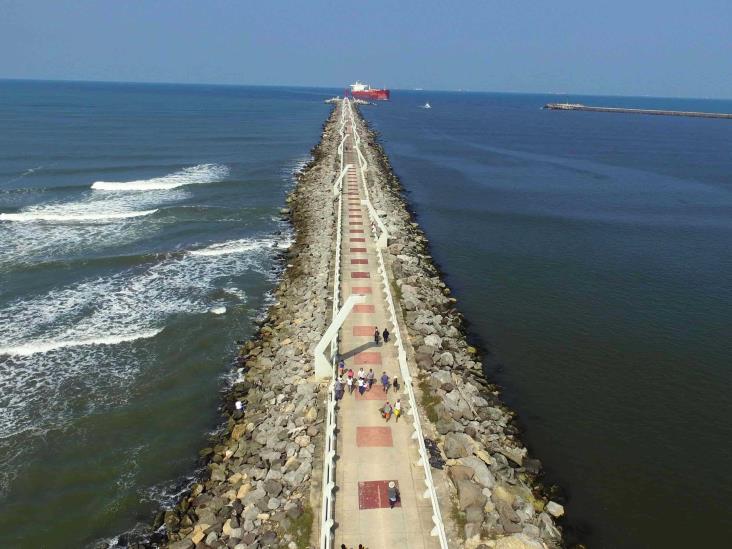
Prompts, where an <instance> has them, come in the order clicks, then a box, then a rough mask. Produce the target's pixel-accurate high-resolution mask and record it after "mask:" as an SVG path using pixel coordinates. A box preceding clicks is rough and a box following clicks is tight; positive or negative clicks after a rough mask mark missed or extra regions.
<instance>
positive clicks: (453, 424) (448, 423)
mask: <svg viewBox="0 0 732 549" xmlns="http://www.w3.org/2000/svg"><path fill="white" fill-rule="evenodd" d="M435 429H437V432H438V433H440V434H441V435H446V434H447V433H451V432H453V431H462V426H461V425H460V424H459V423H458V422H457V421H455V420H454V419H452V418H451V417H449V416H446V415H443V416H441V417H440V419H438V420H437V423H435Z"/></svg>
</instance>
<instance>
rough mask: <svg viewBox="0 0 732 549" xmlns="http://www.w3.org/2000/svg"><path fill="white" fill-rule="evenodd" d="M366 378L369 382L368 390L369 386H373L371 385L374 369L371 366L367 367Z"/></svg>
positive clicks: (372, 383)
mask: <svg viewBox="0 0 732 549" xmlns="http://www.w3.org/2000/svg"><path fill="white" fill-rule="evenodd" d="M366 379H367V380H368V384H369V389H368V390H369V391H370V390H371V387H373V385H374V369H373V368H369V373H368V374H366Z"/></svg>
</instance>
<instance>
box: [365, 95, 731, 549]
mask: <svg viewBox="0 0 732 549" xmlns="http://www.w3.org/2000/svg"><path fill="white" fill-rule="evenodd" d="M565 101H570V102H575V103H584V104H587V105H597V106H617V107H639V108H650V109H673V110H687V111H711V112H727V113H732V101H714V100H701V99H700V100H697V99H683V100H682V99H664V98H647V97H583V96H571V97H568V96H566V95H565V96H556V95H520V94H487V93H485V94H484V93H466V92H463V93H459V92H427V91H419V92H418V91H414V92H395V93H393V94H392V101H391V102H390V103H388V104H385V103H379V104H378V105H377V106H375V107H365V108H364V109H363V112H364V113H365V116H366V118H367V120H368V121H369V122H370V123H371V124H372V126H373V127H374V129H375V130H377V131H378V132H379V134H380V138H381V141H382V144H383V145H384V148H385V150H386V152H387V154H388V155H389V158H390V160H391V162H392V164H393V167H394V170H395V172H396V173H397V175H398V176H399V177H400V179H401V182H402V184H403V185H404V187H405V189H406V192H407V198H408V201H409V203H410V204H411V207H412V208H413V210H414V211H415V213H416V217H417V222H418V223H420V225H421V226H422V228H423V229H424V230H425V231H426V234H427V236H428V237H429V239H430V242H431V250H432V254H433V256H434V258H435V260H436V261H437V263H438V264H439V265H440V267H441V269H442V270H443V271H444V273H445V276H446V279H447V282H448V284H449V286H450V287H451V288H452V290H453V292H454V295H455V297H457V299H458V307H459V309H460V310H461V311H462V312H463V313H464V314H465V316H466V317H467V319H468V321H469V323H470V324H469V329H470V331H471V334H472V337H473V338H474V339H475V341H477V342H479V343H480V344H481V345H482V347H483V348H484V349H486V351H487V352H488V353H489V355H488V357H487V360H486V373H487V375H488V376H489V378H490V379H492V380H494V381H496V382H497V383H498V384H499V385H500V386H501V387H502V391H503V397H504V399H505V401H506V402H507V403H508V405H509V406H511V407H512V408H513V409H514V410H516V411H517V412H518V418H519V421H520V424H521V425H522V428H523V435H522V436H523V438H524V440H525V441H526V443H527V444H528V446H529V449H530V451H531V453H532V454H533V455H534V456H535V457H537V458H539V459H540V460H541V461H542V462H543V465H544V468H545V471H546V475H545V478H544V482H545V483H546V484H547V485H548V486H549V485H551V484H558V485H559V486H560V487H561V488H562V490H563V493H564V494H563V497H562V498H561V499H562V503H564V504H565V508H566V512H567V518H566V520H565V523H564V524H565V530H566V532H567V540H568V542H569V543H570V544H572V543H584V544H586V545H587V546H588V547H590V548H603V549H617V548H633V549H636V548H637V549H649V548H657V547H658V548H661V547H663V548H677V547H678V548H685V547H723V546H727V545H729V543H730V539H732V518H731V517H732V515H731V514H730V512H729V505H730V502H731V501H732V480H730V477H729V472H730V470H731V469H732V442H731V441H732V419H731V418H732V390H731V389H732V154H730V153H731V152H732V120H710V119H698V118H677V117H666V116H648V115H630V114H611V113H589V112H559V111H548V110H542V108H541V107H542V106H543V105H544V104H546V103H549V102H565ZM425 103H429V104H430V106H431V107H432V108H430V109H425V108H423V107H424V105H425Z"/></svg>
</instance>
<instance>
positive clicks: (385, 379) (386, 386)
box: [381, 372, 389, 394]
mask: <svg viewBox="0 0 732 549" xmlns="http://www.w3.org/2000/svg"><path fill="white" fill-rule="evenodd" d="M381 385H382V386H383V387H384V394H386V393H388V392H389V376H388V375H386V372H384V373H382V374H381Z"/></svg>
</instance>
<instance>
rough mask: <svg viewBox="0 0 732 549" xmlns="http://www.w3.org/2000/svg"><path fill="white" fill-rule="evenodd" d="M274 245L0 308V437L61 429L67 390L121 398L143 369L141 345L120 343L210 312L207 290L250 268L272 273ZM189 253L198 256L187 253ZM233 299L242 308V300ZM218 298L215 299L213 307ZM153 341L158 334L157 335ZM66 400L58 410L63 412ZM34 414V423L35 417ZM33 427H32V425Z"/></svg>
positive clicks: (179, 259)
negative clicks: (174, 320) (39, 428)
mask: <svg viewBox="0 0 732 549" xmlns="http://www.w3.org/2000/svg"><path fill="white" fill-rule="evenodd" d="M274 242H275V241H274V239H266V238H253V239H251V240H245V239H244V240H235V241H229V242H223V243H220V244H216V245H213V246H209V248H204V250H207V249H208V250H209V251H210V250H211V249H213V250H217V251H218V252H221V250H226V253H215V254H194V253H191V252H188V253H183V254H175V255H169V256H166V257H165V258H164V259H161V260H160V261H159V262H158V263H155V264H153V265H152V266H151V265H149V264H145V265H140V266H137V267H133V268H130V269H127V270H125V271H122V272H119V273H117V274H115V275H113V276H109V277H103V278H93V279H88V280H86V281H83V282H80V283H76V284H72V285H69V286H66V287H62V288H57V289H54V290H51V291H49V292H46V293H44V294H41V295H38V296H36V297H32V298H26V299H18V300H15V301H13V302H10V303H7V304H6V305H4V306H3V307H2V308H0V353H2V355H1V356H0V441H2V439H3V437H8V436H11V437H15V435H16V433H19V432H21V431H22V430H24V429H29V428H31V427H37V426H42V427H43V428H48V427H49V425H51V426H53V425H62V424H64V422H65V421H66V420H67V419H68V418H69V417H72V416H75V415H78V410H76V411H74V410H73V402H74V399H73V394H74V392H75V391H83V393H84V394H85V395H86V397H88V398H85V400H87V401H89V402H93V403H94V406H104V405H105V403H107V401H108V400H109V399H111V398H113V399H117V400H115V402H113V403H109V404H110V405H117V404H118V403H119V402H118V400H119V399H124V398H126V397H125V396H124V395H125V394H126V393H125V391H120V390H119V387H126V386H129V385H130V384H131V383H132V380H133V379H135V377H136V376H138V375H139V371H140V369H141V368H145V367H146V366H145V365H148V366H147V367H150V366H149V362H150V360H154V359H155V356H154V355H150V346H149V345H147V344H145V343H138V344H134V345H121V344H122V343H124V342H126V341H132V340H135V339H140V338H148V339H149V338H152V337H154V336H156V335H157V334H160V332H161V330H163V329H164V328H165V327H166V326H167V325H168V324H169V323H170V319H171V318H173V317H178V316H181V315H194V314H212V313H211V312H210V311H211V310H212V309H214V308H217V307H225V306H226V305H227V304H228V303H227V302H226V301H225V300H221V298H220V294H218V297H216V298H215V301H213V299H214V298H212V290H214V289H218V288H227V287H229V288H230V287H232V286H233V283H234V280H233V279H232V278H231V277H235V276H240V275H242V274H243V273H244V272H246V271H255V272H257V273H259V275H260V276H263V277H267V278H269V277H271V276H273V274H272V271H271V268H270V267H271V263H270V261H269V259H268V258H270V257H271V253H269V250H271V249H272V245H273V243H274ZM197 251H198V250H197ZM238 297H239V298H240V299H237V298H236V297H234V296H231V299H232V300H235V301H233V302H235V303H241V302H245V301H246V299H245V297H246V296H245V294H243V293H241V294H240V295H239V296H238ZM222 301H223V302H222ZM159 337H165V336H164V333H163V334H162V335H160V336H159ZM142 341H145V340H142ZM67 403H68V409H67V408H66V407H67ZM39 413H40V414H41V417H39ZM39 422H40V423H39Z"/></svg>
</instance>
